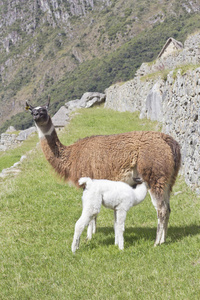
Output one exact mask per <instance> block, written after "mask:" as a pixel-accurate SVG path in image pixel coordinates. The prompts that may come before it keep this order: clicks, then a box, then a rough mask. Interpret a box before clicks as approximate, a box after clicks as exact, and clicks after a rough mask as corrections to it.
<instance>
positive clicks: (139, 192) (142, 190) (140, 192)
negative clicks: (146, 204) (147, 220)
mask: <svg viewBox="0 0 200 300" xmlns="http://www.w3.org/2000/svg"><path fill="white" fill-rule="evenodd" d="M147 190H148V189H147V184H146V183H145V182H142V183H141V184H138V185H137V186H136V188H135V189H134V192H135V195H136V198H137V201H138V202H141V201H142V200H144V198H145V197H146V194H147Z"/></svg>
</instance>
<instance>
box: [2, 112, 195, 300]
mask: <svg viewBox="0 0 200 300" xmlns="http://www.w3.org/2000/svg"><path fill="white" fill-rule="evenodd" d="M135 129H136V130H153V129H156V123H152V122H150V121H149V120H140V119H139V118H138V114H131V113H119V112H113V111H110V110H104V109H102V108H100V109H97V108H92V109H88V110H81V111H79V114H77V115H76V116H74V118H73V119H72V121H71V122H70V125H69V126H67V127H66V129H65V131H63V132H62V133H60V139H61V140H62V142H63V143H65V144H71V143H73V142H74V140H76V139H78V138H81V137H84V136H86V135H91V134H111V133H119V132H123V131H130V130H135ZM178 191H181V193H176V194H174V192H178ZM174 192H172V196H171V209H172V213H171V217H170V222H169V230H168V237H167V243H166V244H164V245H162V246H159V247H156V248H154V247H153V244H154V239H155V234H156V226H157V217H156V212H155V209H154V207H153V205H152V204H151V201H150V197H149V196H147V199H146V200H145V201H144V202H142V203H141V204H140V205H138V206H136V207H134V208H132V209H131V210H130V211H129V212H128V215H127V219H126V230H125V233H124V238H125V249H124V250H123V251H120V250H118V248H117V247H116V246H115V245H114V230H113V221H114V220H113V212H112V211H111V210H108V209H105V208H103V207H102V210H101V212H100V214H99V216H98V220H97V232H96V234H95V235H94V237H93V239H92V240H91V241H89V242H88V241H87V240H86V230H85V231H84V233H83V234H82V236H81V242H80V248H79V250H77V252H76V254H75V255H73V254H72V253H71V243H72V239H73V234H74V225H75V222H76V221H77V219H78V218H79V217H80V214H81V211H82V203H81V195H82V191H81V190H78V189H76V188H75V187H72V186H69V185H68V184H66V183H64V182H63V181H62V180H60V179H59V178H58V177H57V176H56V175H55V173H54V171H52V169H51V167H50V166H49V164H48V163H47V162H46V160H45V158H44V156H43V154H42V152H41V150H40V148H38V147H37V148H35V149H34V151H32V153H31V154H29V157H28V159H27V160H26V161H24V162H23V164H22V172H21V173H20V175H18V176H17V177H15V178H9V179H7V180H6V181H4V182H2V183H0V223H1V224H0V228H1V230H0V247H1V253H0V290H1V299H73V300H74V299H94V298H96V299H113V300H114V299H149V300H150V299H192V300H193V299H195V300H197V299H199V294H200V286H199V278H200V250H199V243H200V231H199V229H200V227H199V211H200V201H199V200H200V199H199V198H198V197H197V196H196V195H195V194H194V193H192V192H191V191H190V190H189V188H188V187H187V186H186V185H185V183H184V181H183V179H182V178H181V177H179V178H178V180H177V182H176V185H175V187H174ZM175 195H176V196H175Z"/></svg>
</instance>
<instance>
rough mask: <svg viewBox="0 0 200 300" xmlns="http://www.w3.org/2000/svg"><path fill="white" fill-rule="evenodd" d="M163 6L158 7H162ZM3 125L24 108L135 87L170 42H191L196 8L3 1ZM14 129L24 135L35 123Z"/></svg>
mask: <svg viewBox="0 0 200 300" xmlns="http://www.w3.org/2000/svg"><path fill="white" fill-rule="evenodd" d="M158 4H159V5H158ZM0 8H1V10H0V16H1V18H0V20H1V21H0V27H1V34H0V41H1V44H0V45H1V46H0V52H1V57H0V104H1V111H0V126H1V129H0V130H1V131H3V130H4V129H5V128H6V126H8V124H9V122H6V123H5V121H6V120H8V119H10V118H11V116H13V115H15V114H16V113H18V112H22V111H23V110H24V102H25V100H26V99H30V100H31V101H32V103H36V102H39V101H43V102H44V101H46V100H45V99H46V96H47V94H48V93H50V94H51V98H52V103H53V105H52V113H53V112H54V111H55V110H56V109H57V108H58V107H59V106H60V105H61V104H60V103H63V102H66V101H69V100H72V99H75V98H77V97H80V96H81V95H82V93H83V92H85V91H94V90H95V91H103V90H104V89H105V88H106V87H108V86H109V85H110V84H112V83H114V82H116V81H120V80H128V79H130V78H132V77H133V76H134V74H135V71H136V69H137V68H138V67H139V66H140V64H141V63H142V62H143V61H151V60H153V59H155V57H156V55H157V54H158V52H159V51H160V49H161V47H162V46H163V44H164V42H165V41H166V39H167V38H168V37H169V36H173V37H174V38H177V39H179V40H181V41H184V39H185V38H186V36H187V34H188V33H190V32H192V31H194V30H195V29H196V28H197V27H199V25H198V24H199V23H200V22H199V15H198V11H199V9H200V5H199V4H198V3H197V2H196V1H190V3H189V2H188V1H182V2H181V3H180V2H179V1H177V0H173V1H170V2H169V1H158V0H156V1H148V0H143V1H139V3H138V1H136V0H134V1H133V0H128V1H126V2H125V3H124V1H121V0H118V1H114V0H113V1H109V0H107V1H106V0H98V1H93V0H82V1H78V0H70V1H64V0H59V1H58V0H48V1H47V0H43V1H40V0H34V1H30V0H27V1H25V0H23V1H20V2H19V1H17V0H15V1H13V0H8V1H5V0H4V1H3V0H2V1H0ZM10 122H12V123H13V122H14V124H13V125H15V126H16V127H17V129H20V128H26V127H27V126H29V125H30V122H31V120H30V117H27V116H26V115H25V114H23V115H18V116H17V117H15V118H14V119H12V120H11V121H10Z"/></svg>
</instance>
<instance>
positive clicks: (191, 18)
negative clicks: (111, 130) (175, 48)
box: [0, 9, 200, 133]
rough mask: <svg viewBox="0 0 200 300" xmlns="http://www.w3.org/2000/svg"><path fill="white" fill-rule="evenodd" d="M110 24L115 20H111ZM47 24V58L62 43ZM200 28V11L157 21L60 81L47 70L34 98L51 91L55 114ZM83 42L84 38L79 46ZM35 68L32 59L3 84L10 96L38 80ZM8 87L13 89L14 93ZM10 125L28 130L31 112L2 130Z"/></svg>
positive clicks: (128, 75) (41, 39) (42, 37)
mask: <svg viewBox="0 0 200 300" xmlns="http://www.w3.org/2000/svg"><path fill="white" fill-rule="evenodd" d="M130 12H131V11H130V9H129V10H128V9H127V10H126V11H125V14H124V17H121V18H119V20H122V19H123V18H125V19H126V20H128V18H129V14H130ZM108 20H109V19H108ZM120 22H121V21H120ZM110 24H112V23H111V22H110ZM45 26H46V27H45V28H46V29H45V30H44V32H42V33H40V34H39V33H38V36H37V39H36V40H37V45H38V48H37V51H38V52H37V53H38V55H39V53H41V51H42V50H43V49H44V46H45V43H47V41H52V43H53V46H52V47H53V48H52V50H51V49H50V48H49V50H48V51H47V52H45V53H46V54H45V59H46V60H47V59H49V60H51V59H52V55H53V57H54V58H56V49H57V48H58V47H61V44H60V43H61V42H60V39H59V38H58V33H59V30H58V29H55V32H53V33H52V32H51V27H50V26H47V24H46V25H45ZM109 28H110V27H109ZM199 28H200V15H199V14H184V15H182V16H180V17H179V18H175V17H169V18H166V19H165V20H164V21H163V22H162V23H160V24H156V25H155V26H154V27H153V28H150V29H148V30H145V31H143V32H142V33H140V34H139V35H137V36H135V37H134V38H132V39H131V40H130V41H128V42H126V43H124V45H123V46H121V47H119V48H118V49H117V50H116V51H114V52H112V53H108V54H106V55H104V56H103V57H101V58H94V59H91V60H87V61H85V62H83V63H81V64H77V67H76V68H75V69H74V70H73V71H71V72H65V74H64V75H63V76H62V78H60V79H59V80H57V81H56V80H54V78H53V77H52V76H49V75H48V73H47V74H46V75H45V76H44V78H43V80H44V85H45V89H44V92H43V94H42V95H40V96H39V97H38V96H37V97H35V96H34V97H33V98H34V99H35V100H34V103H39V102H41V101H46V99H47V95H48V94H50V95H51V99H52V100H51V101H52V102H51V103H52V106H51V113H52V114H54V113H55V112H56V111H57V110H58V108H59V107H60V106H61V105H63V104H64V103H65V102H66V101H69V100H73V99H78V98H80V97H81V96H82V94H83V93H84V92H86V91H91V92H93V91H98V92H103V91H104V90H105V89H106V88H107V87H109V86H110V85H112V84H113V83H116V82H120V81H127V80H130V79H132V78H133V77H134V75H135V72H136V70H137V69H138V67H140V65H141V64H142V63H143V62H150V61H153V60H155V58H156V57H157V55H158V53H159V52H160V50H161V49H162V47H163V45H164V44H165V42H166V40H167V39H168V38H169V37H174V38H176V39H178V40H179V41H181V42H184V40H185V39H186V37H187V36H188V34H190V33H192V32H194V31H195V30H197V29H199ZM61 32H62V30H61ZM115 34H116V33H115ZM83 44H84V43H83V41H82V42H80V44H78V45H79V46H80V45H83ZM79 48H81V47H79ZM45 51H46V50H45ZM76 63H77V62H76ZM32 69H33V65H32V62H31V63H30V68H27V67H24V68H21V69H20V70H19V71H18V76H17V77H16V78H15V79H14V81H13V82H12V83H11V84H10V85H9V87H8V89H5V88H4V87H3V86H2V89H3V90H4V92H5V97H6V98H11V96H12V95H13V93H14V94H16V93H17V91H19V90H20V89H21V88H22V86H24V85H26V84H28V83H29V82H30V81H32V80H34V79H33V78H34V69H33V73H31V71H30V70H32ZM164 78H166V74H164ZM11 88H12V89H11ZM8 90H10V93H9V92H8ZM6 93H7V94H6ZM4 101H5V99H4ZM9 125H15V127H16V128H17V129H25V128H27V127H29V126H31V125H32V120H31V118H30V115H28V114H25V113H20V114H17V115H16V116H14V117H13V118H11V120H9V121H7V122H6V123H4V124H3V125H2V126H1V127H0V133H1V132H4V131H5V130H6V129H7V128H8V126H9Z"/></svg>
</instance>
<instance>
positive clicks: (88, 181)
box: [78, 177, 92, 187]
mask: <svg viewBox="0 0 200 300" xmlns="http://www.w3.org/2000/svg"><path fill="white" fill-rule="evenodd" d="M78 183H79V185H82V186H84V187H88V186H89V185H90V184H91V183H92V179H91V178H90V177H81V178H80V179H79V181H78Z"/></svg>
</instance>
